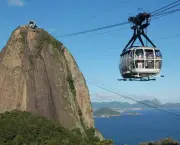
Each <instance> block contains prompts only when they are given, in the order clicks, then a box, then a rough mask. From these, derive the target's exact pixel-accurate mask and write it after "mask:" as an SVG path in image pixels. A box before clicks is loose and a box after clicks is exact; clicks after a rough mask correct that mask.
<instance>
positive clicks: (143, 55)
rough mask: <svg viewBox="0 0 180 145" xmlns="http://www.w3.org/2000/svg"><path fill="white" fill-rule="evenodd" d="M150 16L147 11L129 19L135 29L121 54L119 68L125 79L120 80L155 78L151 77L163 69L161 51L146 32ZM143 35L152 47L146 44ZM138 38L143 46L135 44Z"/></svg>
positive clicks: (147, 79)
mask: <svg viewBox="0 0 180 145" xmlns="http://www.w3.org/2000/svg"><path fill="white" fill-rule="evenodd" d="M149 18H150V14H147V13H140V14H139V15H137V16H136V17H130V18H129V21H130V22H132V23H133V26H132V27H131V29H133V30H134V34H133V36H132V38H131V40H130V41H129V42H128V44H127V45H126V46H125V48H124V50H123V51H122V53H121V55H120V64H119V70H120V73H121V76H122V77H123V79H119V80H127V79H129V80H137V79H140V80H141V81H143V80H144V81H149V80H155V79H154V78H153V79H151V77H152V76H157V75H158V74H159V73H160V71H161V67H162V54H161V51H160V49H158V48H157V47H156V46H155V44H154V43H153V42H152V41H151V40H150V39H149V38H148V37H147V35H146V34H145V33H144V29H145V28H147V26H148V25H149ZM144 21H145V22H144ZM143 22H144V23H143ZM141 35H143V36H144V38H145V39H146V41H148V42H149V43H150V44H151V45H152V47H149V46H147V45H146V46H145V43H144V42H143V39H142V38H141ZM137 38H138V39H139V40H140V42H141V45H142V46H134V45H133V44H134V42H135V41H136V39H137ZM161 77H164V76H161Z"/></svg>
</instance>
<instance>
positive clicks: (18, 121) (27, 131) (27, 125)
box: [0, 110, 113, 145]
mask: <svg viewBox="0 0 180 145" xmlns="http://www.w3.org/2000/svg"><path fill="white" fill-rule="evenodd" d="M86 134H87V137H83V136H82V134H81V132H80V130H79V129H73V130H68V129H66V128H64V127H62V126H61V125H60V124H59V123H58V122H52V121H50V120H47V119H46V118H44V117H40V116H38V115H34V114H32V113H29V112H22V111H15V110H14V111H11V112H5V113H3V114H0V144H1V145H20V144H23V145H45V144H46V145H112V143H113V141H112V140H105V141H100V140H99V139H98V138H97V137H96V136H95V130H94V129H93V128H92V129H88V130H86Z"/></svg>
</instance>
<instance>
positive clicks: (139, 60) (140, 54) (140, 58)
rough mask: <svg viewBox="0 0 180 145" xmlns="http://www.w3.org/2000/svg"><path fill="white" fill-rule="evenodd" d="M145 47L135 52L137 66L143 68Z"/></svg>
mask: <svg viewBox="0 0 180 145" xmlns="http://www.w3.org/2000/svg"><path fill="white" fill-rule="evenodd" d="M143 56H144V54H143V49H137V50H136V52H135V58H136V68H139V69H141V68H143V67H144V63H143V62H144V60H143Z"/></svg>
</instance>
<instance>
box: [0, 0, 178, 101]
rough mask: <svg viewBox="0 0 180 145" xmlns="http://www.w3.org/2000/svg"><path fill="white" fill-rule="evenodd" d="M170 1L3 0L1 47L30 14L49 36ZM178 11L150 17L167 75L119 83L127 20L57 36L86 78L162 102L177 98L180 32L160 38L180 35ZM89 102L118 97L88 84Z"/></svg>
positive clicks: (125, 16)
mask: <svg viewBox="0 0 180 145" xmlns="http://www.w3.org/2000/svg"><path fill="white" fill-rule="evenodd" d="M171 2H174V1H173V0H166V1H157V0H151V1H144V0H138V2H137V1H136V0H113V1H107V0H98V1H97V0H88V1H84V0H76V1H74V0H53V1H52V0H51V1H50V0H26V1H23V0H3V1H2V0H1V1H0V6H1V9H0V17H1V33H0V40H1V42H0V48H3V47H4V45H5V43H6V42H7V40H8V38H9V36H10V34H11V32H12V31H13V30H14V29H15V28H16V27H17V26H18V25H21V24H26V23H28V21H29V20H31V19H33V20H35V21H36V23H37V25H38V26H39V27H41V28H44V29H46V30H48V31H49V32H50V33H51V34H52V35H53V36H60V35H64V34H67V33H72V32H79V31H84V30H88V29H93V28H97V27H102V26H106V25H111V24H115V23H118V22H124V21H127V19H128V17H129V16H131V15H136V14H137V13H138V12H139V11H141V10H140V9H143V10H144V11H147V12H151V11H153V10H155V9H158V8H160V7H162V6H164V5H167V4H169V3H171ZM179 16H180V13H178V12H177V13H174V14H171V15H168V16H165V17H162V18H160V19H157V20H153V21H151V25H150V26H149V29H148V35H149V37H150V38H151V39H152V40H153V42H154V43H155V44H156V45H157V47H159V48H160V49H161V52H162V54H163V67H162V71H161V74H163V75H165V77H164V78H160V79H158V80H157V81H155V82H119V81H117V78H120V77H121V76H120V73H119V70H118V64H119V55H120V53H121V51H122V49H123V47H124V46H125V45H126V43H127V42H128V41H129V39H130V37H131V35H132V31H131V29H130V26H129V25H125V26H121V27H117V28H114V29H120V28H122V29H121V30H117V31H113V32H111V33H105V34H101V35H96V34H99V33H102V32H105V31H110V30H112V29H109V30H104V31H99V32H93V33H89V34H83V35H77V36H73V37H66V38H65V37H64V38H63V37H62V38H58V40H60V41H61V42H63V43H64V45H65V46H66V47H67V48H68V49H69V51H70V52H71V53H72V55H73V56H74V58H75V59H76V61H77V63H78V65H79V68H80V70H81V71H82V73H83V74H84V76H85V78H86V79H88V80H90V81H92V82H94V83H97V82H99V83H100V84H104V85H106V86H107V85H108V86H110V87H112V88H114V89H117V91H119V92H128V93H131V94H134V95H138V96H141V98H144V99H146V98H153V97H155V98H158V99H160V100H161V101H162V102H180V85H179V82H180V78H179V77H178V76H179V74H180V67H179V64H178V63H179V62H180V55H179V54H180V48H179V40H180V37H175V38H170V39H160V38H162V37H166V36H171V35H176V34H180V29H179V25H180V19H179V18H178V17H179ZM88 87H89V91H90V93H91V99H92V100H93V101H95V100H96V101H107V100H113V99H116V98H118V100H121V101H128V100H125V99H120V97H118V96H115V95H113V94H111V93H108V92H106V91H104V90H101V89H100V88H97V87H93V86H91V85H90V84H88Z"/></svg>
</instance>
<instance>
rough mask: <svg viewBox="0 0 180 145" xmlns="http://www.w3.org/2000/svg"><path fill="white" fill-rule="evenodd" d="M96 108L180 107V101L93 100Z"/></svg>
mask: <svg viewBox="0 0 180 145" xmlns="http://www.w3.org/2000/svg"><path fill="white" fill-rule="evenodd" d="M92 106H93V108H94V110H96V109H99V108H102V107H109V108H151V107H150V106H158V107H162V108H180V103H165V104H162V103H161V102H160V101H159V100H157V99H154V100H143V101H139V102H138V103H134V104H130V103H127V102H117V101H112V102H92Z"/></svg>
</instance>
